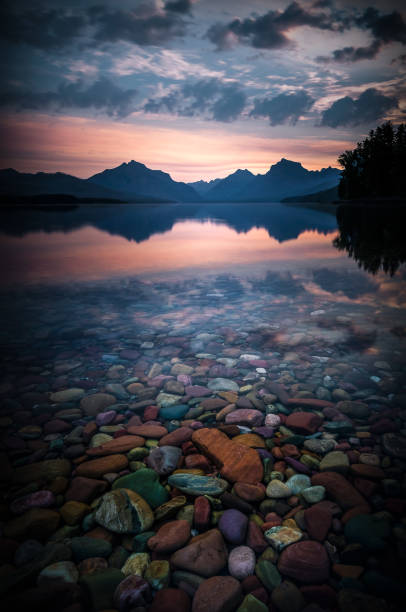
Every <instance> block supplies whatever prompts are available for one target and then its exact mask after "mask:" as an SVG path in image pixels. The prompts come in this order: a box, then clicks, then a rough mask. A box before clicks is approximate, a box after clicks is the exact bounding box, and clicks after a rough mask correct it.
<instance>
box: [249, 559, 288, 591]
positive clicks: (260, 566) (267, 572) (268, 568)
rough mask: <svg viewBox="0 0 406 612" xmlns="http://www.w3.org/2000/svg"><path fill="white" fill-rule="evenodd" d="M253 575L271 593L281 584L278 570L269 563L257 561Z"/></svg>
mask: <svg viewBox="0 0 406 612" xmlns="http://www.w3.org/2000/svg"><path fill="white" fill-rule="evenodd" d="M255 573H256V575H257V577H258V578H259V579H260V581H261V582H262V584H263V585H264V587H265V588H266V589H267V590H268V591H272V589H274V588H275V587H277V586H278V584H280V583H281V582H282V578H281V575H280V573H279V571H278V568H277V567H276V565H274V564H273V563H271V562H270V561H258V563H257V564H256V566H255Z"/></svg>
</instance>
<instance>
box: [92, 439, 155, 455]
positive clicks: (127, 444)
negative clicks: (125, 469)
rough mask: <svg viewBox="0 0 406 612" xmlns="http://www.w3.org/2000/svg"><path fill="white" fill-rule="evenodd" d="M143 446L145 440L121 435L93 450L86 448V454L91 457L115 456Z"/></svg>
mask: <svg viewBox="0 0 406 612" xmlns="http://www.w3.org/2000/svg"><path fill="white" fill-rule="evenodd" d="M144 444H145V438H141V436H128V435H122V436H119V437H118V438H114V439H113V440H109V441H108V442H105V443H104V444H101V445H100V446H96V447H95V448H88V449H87V451H86V454H87V455H90V456H91V457H98V456H104V455H115V454H116V453H127V452H128V451H130V450H131V449H133V448H135V447H136V446H144Z"/></svg>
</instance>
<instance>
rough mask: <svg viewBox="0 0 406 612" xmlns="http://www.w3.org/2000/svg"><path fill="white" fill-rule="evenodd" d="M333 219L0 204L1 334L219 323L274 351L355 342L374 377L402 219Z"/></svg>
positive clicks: (107, 339) (180, 329)
mask: <svg viewBox="0 0 406 612" xmlns="http://www.w3.org/2000/svg"><path fill="white" fill-rule="evenodd" d="M396 215H398V213H396ZM338 217H339V220H338V221H337V218H336V210H335V208H333V207H329V206H324V207H323V206H319V207H318V208H317V207H315V208H311V207H308V206H305V205H287V204H276V203H274V204H249V203H247V204H203V205H196V204H190V205H188V204H178V205H175V204H166V205H145V206H140V205H134V206H132V205H124V206H111V205H101V206H80V207H76V208H75V207H72V208H69V207H67V208H59V209H56V208H53V209H52V208H44V209H42V210H29V209H27V210H18V211H12V210H3V211H2V212H1V216H0V226H1V230H0V231H1V247H0V257H1V261H2V268H3V270H2V279H1V284H2V289H3V300H2V307H1V308H2V311H3V312H2V314H3V320H6V321H7V322H8V325H7V326H6V327H5V328H3V331H2V335H3V342H5V343H6V345H9V343H11V345H13V346H16V345H17V344H19V343H20V342H26V341H30V346H31V347H32V346H33V345H32V341H33V340H34V339H35V340H37V341H38V343H39V344H38V346H41V341H42V339H44V345H47V343H48V344H49V343H50V342H51V341H54V340H55V341H56V339H57V338H58V339H63V338H65V337H66V338H69V337H70V335H72V337H74V338H75V339H76V340H75V341H76V342H79V345H80V343H81V342H82V343H84V344H86V342H85V341H84V340H83V337H84V336H86V335H93V337H94V336H96V337H97V338H99V341H100V342H101V343H102V344H103V343H105V344H106V350H107V347H108V346H110V345H111V343H112V342H113V341H116V342H122V341H124V342H127V343H128V342H130V343H131V344H133V345H140V343H141V342H142V338H143V337H148V338H150V339H151V338H154V337H155V336H156V335H160V336H162V334H167V335H173V334H178V333H182V334H187V335H188V337H190V338H191V340H192V341H193V338H194V336H196V335H198V334H199V333H201V332H209V333H214V332H215V331H216V330H217V329H218V328H220V327H224V326H226V327H231V328H233V329H235V330H238V331H239V332H243V333H245V334H251V335H253V338H255V334H259V335H260V336H261V334H262V335H263V334H265V335H266V334H267V333H268V334H269V337H270V338H272V337H275V335H276V332H277V341H276V342H275V343H274V344H273V343H272V342H271V341H270V342H269V343H268V344H267V350H270V349H275V351H276V352H278V353H279V354H280V355H283V354H284V353H285V352H286V351H290V350H293V349H294V351H296V352H297V351H299V353H300V351H304V350H305V351H306V354H313V353H317V354H319V355H321V356H325V357H327V356H332V355H333V356H334V355H343V354H345V355H346V356H347V357H348V354H349V353H353V352H354V351H355V352H356V353H357V354H358V356H359V357H360V358H362V359H363V360H365V362H368V364H369V366H368V368H369V369H368V377H369V376H374V377H375V378H374V380H373V381H372V383H371V385H372V387H374V386H375V385H379V384H381V383H382V380H387V379H388V377H389V379H390V380H392V378H393V374H389V373H390V372H391V369H392V366H391V364H392V362H393V361H394V360H395V361H396V366H393V367H394V369H395V370H396V371H397V373H398V374H399V373H400V372H399V368H400V365H401V364H402V363H403V362H402V357H401V354H402V351H401V349H402V347H403V337H404V335H405V331H406V327H405V325H406V310H405V305H406V268H405V265H404V264H403V262H404V260H405V258H404V255H405V253H404V250H405V248H404V246H403V236H401V235H400V233H401V229H399V228H400V226H401V225H402V224H401V223H400V222H397V223H396V222H395V221H394V218H393V217H391V216H390V215H385V217H384V219H383V217H382V214H381V213H376V214H372V213H371V212H370V211H368V212H367V213H366V214H364V213H360V212H359V211H355V212H354V211H353V212H351V213H349V212H342V213H341V215H338ZM264 330H265V331H264ZM82 332H83V334H84V336H83V334H82ZM129 334H130V335H131V340H129ZM261 337H262V336H261ZM68 344H69V343H68ZM197 344H199V343H197ZM199 346H200V345H199ZM203 348H204V347H203V345H202V347H201V350H202V351H203ZM203 352H204V351H203ZM206 352H207V351H206ZM209 352H210V351H209ZM374 356H375V357H376V358H375V357H374ZM376 361H386V362H388V363H389V367H388V368H387V369H385V368H384V369H383V370H382V368H379V367H375V366H373V363H374V362H376ZM387 382H388V381H387ZM392 382H393V381H392ZM393 384H394V387H393V389H392V386H391V384H389V382H388V391H390V390H395V387H396V385H402V384H403V382H402V381H401V380H400V378H399V376H398V377H397V382H396V385H395V383H393ZM397 390H399V388H398V387H397Z"/></svg>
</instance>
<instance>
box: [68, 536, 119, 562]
mask: <svg viewBox="0 0 406 612" xmlns="http://www.w3.org/2000/svg"><path fill="white" fill-rule="evenodd" d="M71 548H72V553H73V558H74V560H75V561H77V562H80V561H83V560H84V559H91V558H93V557H109V556H110V555H111V552H112V545H111V543H110V542H108V541H107V540H102V539H101V538H90V537H88V536H81V537H75V538H72V540H71Z"/></svg>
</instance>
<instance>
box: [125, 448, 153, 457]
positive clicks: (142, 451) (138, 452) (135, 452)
mask: <svg viewBox="0 0 406 612" xmlns="http://www.w3.org/2000/svg"><path fill="white" fill-rule="evenodd" d="M148 455H149V451H148V449H147V448H145V446H136V447H135V448H132V449H131V450H130V451H129V452H128V453H127V459H128V461H138V460H140V459H144V457H147V456H148Z"/></svg>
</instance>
